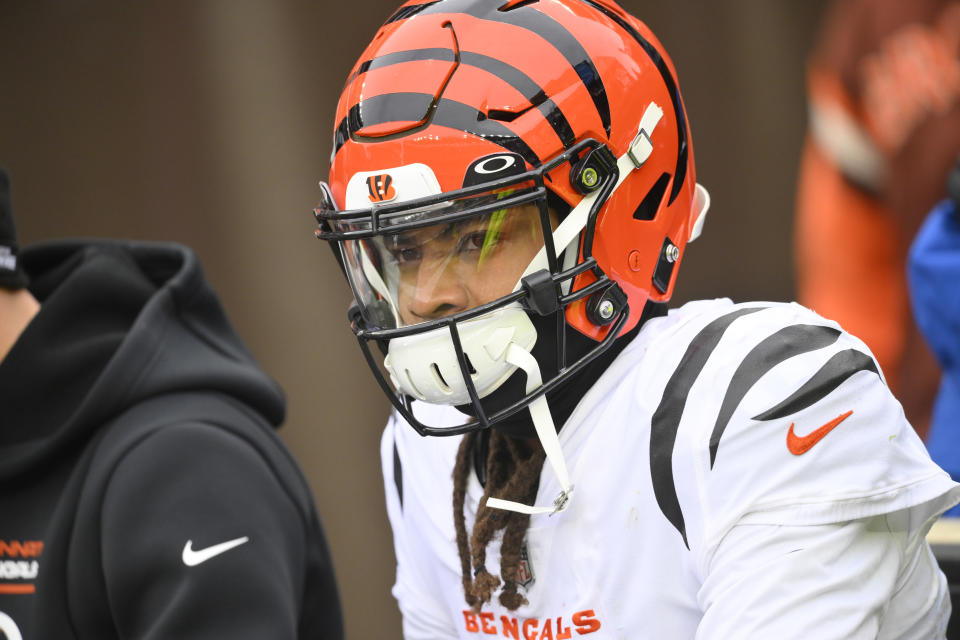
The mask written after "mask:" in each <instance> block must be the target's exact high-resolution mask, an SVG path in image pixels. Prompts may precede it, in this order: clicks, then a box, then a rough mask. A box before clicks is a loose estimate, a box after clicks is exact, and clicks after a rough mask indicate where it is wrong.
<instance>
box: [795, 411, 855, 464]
mask: <svg viewBox="0 0 960 640" xmlns="http://www.w3.org/2000/svg"><path fill="white" fill-rule="evenodd" d="M852 413H853V410H852V409H851V410H850V411H847V412H846V413H844V414H842V415H839V416H837V417H836V418H834V419H833V420H831V421H830V422H828V423H827V424H825V425H823V426H822V427H820V428H819V429H817V430H816V431H811V432H810V433H808V434H807V435H805V436H803V437H801V436H798V435H797V434H795V433H794V432H793V423H792V422H791V423H790V429H789V430H788V431H787V449H789V450H790V453H792V454H793V455H795V456H801V455H803V454H805V453H806V452H807V451H810V448H811V447H813V445H815V444H817V443H818V442H820V441H821V440H822V439H823V437H824V436H825V435H827V434H828V433H830V432H831V431H833V428H834V427H835V426H837V425H838V424H840V423H841V422H843V421H844V420H846V419H847V418H849V417H850V415H851V414H852Z"/></svg>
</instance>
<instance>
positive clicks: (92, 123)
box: [0, 0, 823, 638]
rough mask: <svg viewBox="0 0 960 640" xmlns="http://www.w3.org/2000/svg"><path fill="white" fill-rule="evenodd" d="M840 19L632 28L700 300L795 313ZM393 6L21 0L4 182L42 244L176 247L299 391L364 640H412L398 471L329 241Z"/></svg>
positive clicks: (734, 2) (0, 18)
mask: <svg viewBox="0 0 960 640" xmlns="http://www.w3.org/2000/svg"><path fill="white" fill-rule="evenodd" d="M822 5H823V1H822V0H817V1H808V2H799V1H793V2H786V1H780V2H771V1H770V0H727V1H725V2H704V1H698V0H671V1H670V2H662V1H661V2H640V1H639V0H632V1H629V0H628V1H627V2H625V6H627V7H628V8H629V9H631V10H632V11H634V12H635V13H637V14H638V15H641V16H643V17H645V18H646V20H647V22H648V23H649V24H650V25H651V26H652V27H653V29H654V31H655V32H657V33H658V34H659V35H660V38H661V40H663V41H664V43H665V44H666V46H667V47H668V48H669V49H670V50H671V52H672V53H673V57H674V61H675V62H676V64H677V67H678V69H679V73H680V78H681V86H682V87H683V89H684V95H685V98H686V102H687V106H688V110H689V112H690V119H691V122H692V126H693V138H694V142H695V145H696V155H697V160H698V166H699V171H698V176H699V179H700V181H701V182H703V183H704V184H705V185H707V186H708V188H710V190H711V192H712V195H713V209H712V211H711V214H710V216H709V218H708V220H707V226H706V229H705V233H704V236H703V237H702V238H701V239H700V240H699V241H698V242H697V243H696V244H694V245H692V246H691V251H690V252H689V254H688V260H687V261H686V262H685V264H684V268H683V272H682V274H681V276H680V284H679V286H678V291H677V299H678V300H687V299H691V298H695V297H704V296H718V295H730V296H732V297H734V298H736V299H747V298H765V299H788V298H790V297H791V295H792V281H791V275H790V260H791V248H790V220H791V213H792V199H793V190H794V184H793V181H794V172H795V170H796V164H797V154H798V149H799V144H800V140H801V135H802V127H803V123H804V114H803V83H802V58H803V54H804V52H805V51H806V49H807V48H808V46H809V44H810V40H811V33H812V29H813V26H814V24H815V21H816V18H817V15H818V13H819V11H820V9H821V7H822ZM394 6H395V3H394V2H392V1H389V2H388V1H384V0H365V1H354V2H337V3H334V2H328V1H318V0H315V1H313V2H308V1H307V0H164V1H162V2H161V1H159V0H143V1H140V2H129V1H126V0H63V1H61V2H55V1H52V0H36V1H31V2H15V1H14V0H5V1H3V2H0V166H5V167H7V168H8V169H9V170H10V172H11V174H12V178H13V186H14V204H15V210H16V212H17V215H18V221H19V226H20V231H21V236H22V241H24V242H30V241H35V240H40V239H44V238H51V237H57V236H76V235H81V236H82V235H100V236H112V237H136V238H144V239H163V240H177V241H181V242H184V243H186V244H189V245H191V246H192V247H193V248H194V249H195V250H196V251H197V252H198V253H199V255H200V257H201V259H202V260H203V262H204V264H205V265H206V270H207V273H208V275H209V277H210V279H211V281H212V282H213V284H214V285H215V287H216V288H217V289H218V290H219V292H220V294H221V296H222V298H223V300H224V303H225V305H226V307H227V309H228V311H229V313H230V314H231V316H232V318H233V320H234V322H235V324H236V325H237V328H238V330H239V332H240V333H241V335H243V336H244V337H245V338H246V340H247V341H248V343H249V345H250V347H251V349H252V350H253V352H254V353H255V354H256V355H257V357H258V358H259V360H260V361H261V363H262V364H263V366H264V368H265V369H266V370H267V371H269V372H270V373H271V374H272V375H273V376H274V377H276V378H277V379H278V380H279V381H280V383H281V384H282V385H283V386H284V387H285V388H286V390H287V392H288V396H289V401H290V410H289V421H288V424H287V426H286V427H285V428H284V429H283V431H282V434H283V437H284V438H285V440H286V441H287V442H288V443H289V444H290V446H291V448H292V449H293V451H294V453H295V454H296V456H297V457H298V458H299V460H300V461H301V463H302V465H303V467H304V468H305V470H306V473H307V475H308V477H309V479H310V481H311V483H312V486H313V489H314V492H315V495H316V499H317V502H318V504H319V507H320V511H321V514H322V517H323V519H324V523H325V525H326V528H327V531H328V534H329V537H330V541H331V544H332V547H333V551H334V555H335V561H336V567H337V571H338V577H339V580H340V585H341V590H342V596H343V603H344V609H345V614H346V622H347V630H348V634H349V637H351V638H398V637H400V634H399V631H398V625H399V616H398V615H397V613H396V607H395V606H394V603H393V600H392V599H391V597H390V595H389V588H390V585H391V582H392V577H393V556H392V548H391V543H390V536H389V530H388V525H387V521H386V517H385V515H384V512H383V490H382V484H381V479H380V472H379V463H378V441H379V433H380V428H381V425H382V423H383V420H384V418H385V416H386V413H387V406H388V405H387V402H386V400H385V399H383V398H382V397H381V394H380V391H379V390H378V389H377V388H376V387H375V385H374V383H373V380H372V377H371V376H370V375H369V374H368V372H367V370H366V368H365V365H364V364H363V362H362V360H361V356H360V351H359V349H358V347H357V345H356V343H355V341H354V339H353V336H352V335H351V334H350V331H349V329H348V328H347V325H346V322H345V311H346V307H347V303H348V299H349V296H348V293H347V289H346V285H345V284H344V283H343V282H342V281H341V278H340V276H339V272H338V270H337V268H336V266H335V263H334V261H333V258H332V257H331V255H330V252H329V250H328V249H327V247H326V246H325V245H322V244H321V243H320V242H318V241H317V240H315V239H314V238H313V236H312V217H311V215H310V211H311V208H312V206H313V204H314V202H315V201H316V200H317V194H318V191H317V189H316V182H317V180H319V179H321V178H323V177H325V174H326V171H327V166H328V157H329V154H330V149H331V131H332V125H333V122H332V119H333V110H334V107H335V104H336V100H337V97H338V94H339V90H340V88H341V87H342V85H343V81H344V79H345V77H346V74H347V71H348V70H349V68H350V66H351V65H352V64H353V62H354V60H355V59H356V57H357V56H358V55H359V54H360V52H361V51H362V49H363V47H364V45H365V44H366V42H367V40H368V39H369V38H370V37H371V36H372V34H373V32H374V31H375V29H376V26H377V25H378V24H379V23H380V22H381V21H382V20H383V19H385V18H386V17H387V16H388V15H389V14H390V13H391V11H392V9H393V8H394Z"/></svg>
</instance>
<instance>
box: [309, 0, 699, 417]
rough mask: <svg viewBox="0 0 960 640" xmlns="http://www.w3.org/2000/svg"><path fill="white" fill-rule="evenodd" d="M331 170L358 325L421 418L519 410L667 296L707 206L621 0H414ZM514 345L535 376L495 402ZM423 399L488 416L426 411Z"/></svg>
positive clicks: (378, 52)
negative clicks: (583, 346) (419, 406)
mask: <svg viewBox="0 0 960 640" xmlns="http://www.w3.org/2000/svg"><path fill="white" fill-rule="evenodd" d="M321 186H322V189H323V200H322V202H321V203H320V205H319V206H318V208H317V209H316V212H315V213H316V216H317V219H318V221H319V223H320V228H319V230H318V232H317V235H318V237H320V238H322V239H325V240H328V241H330V242H331V243H332V245H333V248H334V252H335V254H336V255H337V257H338V259H339V260H340V263H341V265H342V266H343V268H344V271H345V273H346V275H347V278H348V281H349V282H350V284H351V287H352V288H353V291H354V294H355V297H356V302H357V304H356V306H355V313H353V315H352V324H353V329H354V332H355V333H356V335H357V337H358V338H359V339H360V342H361V345H362V346H363V347H364V351H365V353H366V356H367V360H368V362H369V363H370V365H371V367H372V369H373V370H374V372H375V373H376V374H377V376H378V380H379V381H380V383H381V386H382V387H383V388H384V390H385V391H386V392H387V393H388V395H389V396H390V397H391V399H392V400H393V401H394V404H395V405H396V406H397V408H398V409H399V410H400V411H401V413H402V414H403V415H404V417H406V418H407V420H408V421H410V422H411V424H412V425H413V426H414V427H415V428H417V429H418V430H420V431H421V433H427V434H447V433H460V432H462V431H465V430H467V429H472V428H477V427H485V426H489V425H491V424H493V423H495V422H497V421H498V420H500V419H503V418H504V417H506V416H509V415H512V414H514V413H516V412H517V411H519V410H520V409H521V408H523V407H524V406H527V405H528V404H529V403H530V402H531V401H533V400H534V399H536V398H537V397H539V396H541V395H543V394H545V393H548V392H550V391H551V390H554V389H556V388H557V387H558V386H559V385H560V384H562V382H563V381H564V379H566V378H568V377H569V376H571V375H574V374H575V373H576V372H577V371H578V370H579V369H580V368H582V367H583V366H584V365H585V364H586V363H587V362H589V361H590V360H591V359H592V358H594V357H596V355H598V354H599V353H601V352H602V351H603V350H605V349H606V348H608V347H609V346H610V345H611V344H612V342H613V341H614V340H615V339H616V338H617V337H619V336H621V335H623V334H624V333H626V332H628V331H630V330H631V329H633V328H634V327H635V326H636V325H637V323H638V322H639V320H640V317H641V313H642V311H643V310H644V308H645V306H646V305H647V302H648V301H655V302H663V301H666V300H669V299H670V296H671V294H672V292H673V288H674V283H675V281H676V276H677V269H676V267H677V265H678V264H679V262H680V261H681V260H682V258H683V254H684V251H685V248H686V244H687V242H688V241H689V240H691V239H693V238H694V237H696V236H697V235H698V234H699V231H700V227H701V225H702V222H703V216H704V213H705V212H706V209H707V206H708V204H709V198H708V196H707V194H706V191H705V190H703V188H702V187H700V186H699V185H697V184H696V176H695V169H694V158H693V144H692V142H691V138H690V130H689V125H688V123H687V117H686V114H685V111H684V106H683V100H682V98H681V96H680V92H679V89H678V87H677V81H676V72H675V70H674V67H673V64H672V62H671V61H670V59H669V57H668V56H667V54H666V52H665V51H664V49H663V47H662V45H661V44H660V42H659V41H658V40H657V39H656V37H655V36H654V35H653V33H651V31H650V30H649V29H648V28H647V27H646V25H644V24H643V23H642V22H640V21H639V20H637V19H636V18H635V17H633V16H631V15H630V14H628V13H627V12H625V11H624V10H623V9H622V8H621V7H619V6H618V5H617V4H615V3H614V2H612V1H611V0H433V1H427V2H424V1H422V0H411V1H410V2H407V3H406V4H404V5H403V6H401V7H400V9H399V10H398V11H397V12H396V13H394V14H393V15H392V16H391V17H390V18H388V19H387V21H386V22H385V23H384V24H383V26H382V27H381V28H380V29H379V31H378V32H377V34H376V35H375V36H374V38H373V40H372V42H371V43H370V45H369V46H368V47H367V49H366V50H365V51H364V53H363V54H362V56H361V57H360V60H359V61H358V62H357V64H356V65H355V66H354V68H353V69H352V71H351V72H350V75H349V77H348V79H347V82H346V85H345V87H344V90H343V93H342V95H341V98H340V102H339V105H338V108H337V115H336V128H335V133H334V144H333V155H332V160H331V168H330V179H329V186H328V185H326V184H322V185H321ZM530 237H536V238H537V241H536V243H534V244H535V246H533V245H531V243H530V242H529V238H530ZM517 256H520V257H519V258H518V257H517ZM428 265H430V266H429V269H433V271H432V272H430V273H429V274H428ZM428 275H429V277H428ZM470 278H472V279H474V280H475V281H477V282H482V283H483V286H480V285H477V286H474V282H473V281H469V282H468V280H469V279H470ZM495 281H501V282H506V283H507V284H506V285H501V286H500V288H499V289H497V288H496V287H493V288H491V287H490V286H488V285H489V283H492V282H495ZM451 283H453V284H451ZM424 287H427V289H425V288H424ZM458 287H459V288H458ZM484 287H485V288H484ZM441 290H443V291H442V292H441ZM431 296H433V297H431ZM571 328H572V329H573V330H575V332H576V333H577V334H579V335H578V337H577V339H581V338H583V336H586V338H588V340H587V342H589V343H590V344H591V345H593V346H592V347H591V348H589V349H587V350H586V352H577V353H572V354H571V353H568V349H567V346H566V345H567V342H569V333H570V329H571ZM546 336H553V337H555V340H553V341H552V342H553V343H554V344H546V343H547V342H548V340H546V339H545V337H546ZM371 341H374V342H379V343H380V346H381V348H382V349H383V351H384V352H385V354H386V357H385V359H384V361H383V362H378V359H377V357H375V354H374V352H373V351H371V350H370V349H369V347H368V343H369V342H371ZM509 344H512V345H515V346H516V347H518V348H520V349H522V350H524V351H527V352H528V353H532V354H533V355H534V357H536V358H537V360H538V361H539V362H540V369H541V373H542V374H543V375H542V380H541V383H540V384H539V385H536V384H531V382H530V380H529V378H530V377H531V374H530V371H529V370H527V378H528V381H527V385H526V389H524V390H523V391H521V392H520V393H519V394H517V395H516V397H513V398H511V399H510V401H509V402H506V403H505V402H502V401H501V402H498V403H494V404H491V403H490V402H485V401H484V399H485V398H488V397H491V396H492V395H493V394H494V392H495V391H496V390H497V389H499V388H500V387H502V386H503V385H504V384H505V382H506V381H507V380H508V379H509V378H511V376H513V374H514V372H515V371H516V369H517V364H516V362H515V361H516V358H515V357H508V352H509V348H508V347H507V346H505V345H509ZM574 351H576V350H574ZM571 356H573V357H572V358H571ZM521 368H523V367H521ZM525 370H526V369H525ZM533 377H534V378H535V377H537V376H536V375H534V376H533ZM388 378H389V379H390V380H391V381H392V383H393V384H392V386H393V388H391V386H390V385H389V384H388V383H387V379H388ZM414 398H417V399H421V400H425V401H428V402H432V403H438V404H453V405H458V406H460V405H472V410H471V411H470V412H469V413H470V414H471V415H473V416H475V418H476V419H475V420H474V421H471V422H468V423H467V424H466V425H463V426H461V427H457V428H453V429H435V428H432V427H429V426H427V425H423V424H421V423H420V422H419V421H417V420H416V419H415V418H414V417H413V415H412V412H411V411H410V406H411V405H410V401H411V400H412V399H414Z"/></svg>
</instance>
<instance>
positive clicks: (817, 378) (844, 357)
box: [753, 349, 880, 420]
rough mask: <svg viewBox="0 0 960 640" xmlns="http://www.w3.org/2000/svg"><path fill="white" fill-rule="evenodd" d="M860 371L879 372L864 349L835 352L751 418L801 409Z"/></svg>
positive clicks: (780, 415)
mask: <svg viewBox="0 0 960 640" xmlns="http://www.w3.org/2000/svg"><path fill="white" fill-rule="evenodd" d="M860 371H872V372H873V373H875V374H877V375H878V376H879V375H880V372H879V371H878V370H877V363H876V362H874V360H873V358H871V357H870V356H868V355H867V354H865V353H864V352H862V351H857V350H856V349H846V350H845V351H839V352H837V353H835V354H833V356H832V357H831V358H830V359H829V360H827V362H826V364H824V365H823V366H822V367H820V370H819V371H817V372H816V373H815V374H813V377H812V378H810V379H809V380H807V381H806V382H805V383H804V384H803V386H801V387H800V388H799V389H797V390H796V391H794V392H793V393H792V394H791V395H790V397H789V398H787V399H786V400H784V401H783V402H781V403H779V404H777V405H776V406H773V407H770V408H769V409H767V410H766V411H764V412H763V413H761V414H759V415H756V416H754V417H753V419H754V420H775V419H777V418H783V417H785V416H789V415H790V414H792V413H796V412H798V411H802V410H803V409H806V408H807V407H809V406H810V405H813V404H816V403H817V402H819V401H820V400H821V399H823V398H824V397H826V396H828V395H830V393H832V392H833V390H834V389H836V388H837V387H839V386H840V385H841V384H843V382H844V381H845V380H846V379H847V378H849V377H850V376H852V375H854V374H855V373H858V372H860Z"/></svg>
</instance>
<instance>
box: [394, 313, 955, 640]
mask: <svg viewBox="0 0 960 640" xmlns="http://www.w3.org/2000/svg"><path fill="white" fill-rule="evenodd" d="M416 412H417V415H418V417H420V416H422V417H423V419H424V422H426V423H427V424H437V423H438V422H444V423H446V424H454V423H457V422H462V421H463V416H461V415H460V414H459V413H458V412H456V410H454V409H452V408H449V407H436V406H429V405H423V404H421V405H419V406H418V407H416ZM559 436H560V442H561V446H562V450H563V453H564V456H565V458H566V462H567V466H568V469H569V473H570V477H571V482H572V483H573V485H574V491H573V497H572V501H571V504H570V506H569V507H568V508H567V509H566V510H565V511H563V512H561V513H558V514H555V515H535V516H532V517H531V520H530V527H529V530H528V531H527V537H526V563H524V566H523V568H524V570H525V575H524V578H525V580H524V583H525V584H524V585H523V586H522V587H521V592H522V593H523V594H524V595H525V596H526V598H527V600H528V601H529V603H528V604H526V605H523V606H521V607H520V608H519V609H518V610H516V611H510V610H507V609H506V608H504V607H503V606H501V605H500V603H499V601H498V598H497V596H496V594H495V595H494V597H493V598H492V600H491V602H490V603H487V604H484V605H483V608H482V610H481V611H480V612H479V613H475V612H473V611H471V610H470V609H469V607H468V606H467V605H466V603H465V601H464V596H463V589H462V581H461V565H460V559H459V556H458V552H457V545H456V537H455V533H454V525H453V522H454V520H453V507H452V496H453V481H452V475H451V472H452V470H453V466H454V459H455V454H456V451H457V448H458V446H459V443H460V438H459V437H452V438H423V437H421V436H419V435H417V433H416V432H415V431H414V430H413V429H412V428H411V427H409V426H408V425H407V424H406V423H405V422H404V421H403V420H402V419H401V418H399V417H397V416H395V417H394V418H393V419H391V421H390V423H389V424H388V425H387V428H386V431H385V432H384V436H383V440H382V448H381V453H382V458H383V470H384V480H385V486H386V495H387V507H388V513H389V517H390V522H391V524H392V527H393V532H394V543H395V547H396V554H397V561H398V568H397V581H396V584H395V586H394V589H393V593H394V596H395V597H396V598H397V600H398V602H399V605H400V609H401V612H402V614H403V628H404V636H405V637H406V638H407V639H408V640H415V639H424V640H426V639H430V640H437V639H439V638H483V637H487V636H495V637H499V638H514V639H517V640H520V639H527V640H529V639H538V640H545V639H548V640H563V639H567V638H580V637H581V636H586V637H587V638H588V640H600V639H601V638H644V639H646V638H650V639H657V640H664V639H670V640H675V639H685V638H697V639H698V640H714V639H716V640H721V639H722V640H731V639H735V638H777V639H778V640H783V639H786V638H805V639H806V638H817V639H818V640H829V639H834V638H836V639H843V640H851V639H857V638H871V639H873V638H884V639H886V638H942V637H944V630H945V628H946V622H947V618H948V616H949V612H950V602H949V594H948V591H947V586H946V581H945V579H944V578H943V575H942V573H941V572H940V571H939V569H938V567H937V566H936V562H935V560H934V559H933V557H932V554H931V553H930V550H929V547H928V546H927V544H926V541H925V539H924V534H925V533H926V531H927V530H928V528H929V526H930V524H931V522H932V520H933V519H934V518H935V517H936V516H937V515H938V514H939V513H941V512H942V511H943V510H945V509H946V508H948V507H949V506H951V505H953V504H955V503H956V502H958V500H960V487H958V486H957V485H956V484H955V483H954V482H953V481H951V480H950V478H949V477H948V476H947V474H946V473H944V472H943V471H942V470H941V469H940V468H938V467H937V466H936V465H934V464H933V463H932V462H931V461H930V458H929V456H928V455H927V453H926V451H925V449H924V447H923V444H922V443H921V441H920V440H919V439H918V438H917V436H916V435H915V433H914V431H913V429H912V428H911V426H910V425H909V423H907V421H906V419H905V418H904V416H903V412H902V410H901V408H900V405H899V404H898V403H897V401H896V400H895V399H894V398H893V396H892V395H891V394H890V392H889V390H888V389H887V387H886V385H885V383H884V381H883V378H882V375H881V374H880V372H879V371H878V369H877V366H876V364H875V361H874V359H873V358H872V357H871V356H870V355H869V351H868V350H867V347H866V346H865V345H864V344H863V343H862V342H861V341H860V340H858V339H856V338H854V337H852V336H850V335H849V334H846V333H843V332H842V331H841V330H840V329H839V327H838V325H837V324H836V323H833V322H830V321H827V320H824V319H823V318H821V317H819V316H817V315H816V314H814V313H813V312H811V311H809V310H807V309H805V308H803V307H801V306H798V305H795V304H776V303H753V304H733V303H732V302H730V301H728V300H716V301H702V302H696V303H690V304H687V305H685V306H684V307H682V308H681V309H679V310H675V311H671V313H670V314H669V315H668V316H666V317H662V318H654V319H652V320H650V321H649V322H647V323H646V324H645V325H644V327H643V328H642V330H641V331H640V332H639V334H638V335H637V336H636V338H634V340H633V341H632V343H631V344H629V345H628V346H627V347H626V348H625V349H624V350H623V352H622V353H621V354H620V355H618V356H617V358H616V359H615V360H614V361H613V363H612V364H611V365H610V366H609V367H608V368H607V370H606V371H605V372H604V374H603V375H602V377H601V378H600V379H599V380H598V381H597V382H596V383H595V384H594V385H593V387H592V388H591V389H590V390H589V392H587V394H586V395H585V396H584V397H583V399H582V401H581V402H580V403H579V404H578V406H577V407H576V409H575V410H574V412H573V413H572V415H571V416H570V418H569V419H568V421H567V422H566V423H565V425H564V426H563V428H562V430H561V431H560V434H559ZM559 490H560V487H559V486H558V483H557V479H556V477H555V476H554V475H553V473H552V471H551V470H550V467H549V465H544V469H543V471H542V473H541V477H540V485H539V493H538V496H537V499H536V502H535V504H549V503H550V502H551V501H552V499H553V497H554V496H556V495H557V493H558V492H559ZM482 493H483V489H482V487H481V486H480V484H479V482H478V480H477V478H476V475H475V474H471V480H470V482H469V485H468V488H467V496H466V507H465V513H466V523H467V531H470V530H471V528H472V525H473V517H474V514H475V513H476V509H477V505H478V501H479V500H480V498H481V497H482ZM487 557H488V567H489V570H490V572H491V573H492V574H494V575H498V574H499V561H498V559H499V539H498V538H495V539H494V540H493V542H491V544H490V547H489V548H488V556H487Z"/></svg>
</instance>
